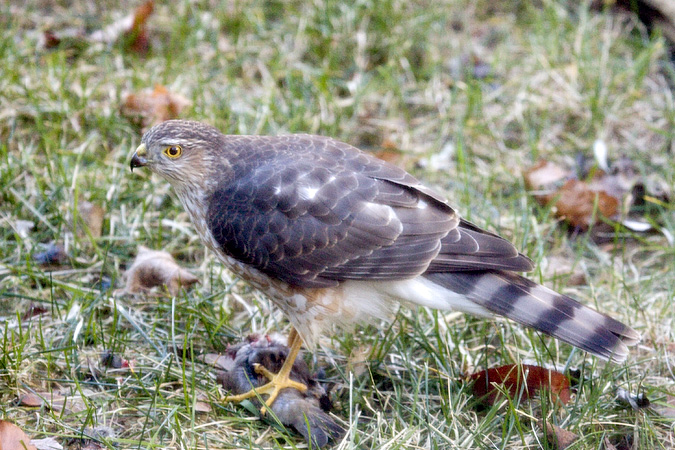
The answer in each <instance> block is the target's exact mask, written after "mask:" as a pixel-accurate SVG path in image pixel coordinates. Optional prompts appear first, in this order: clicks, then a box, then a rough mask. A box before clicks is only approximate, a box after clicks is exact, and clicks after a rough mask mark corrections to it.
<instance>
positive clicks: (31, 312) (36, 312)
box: [21, 303, 49, 320]
mask: <svg viewBox="0 0 675 450" xmlns="http://www.w3.org/2000/svg"><path fill="white" fill-rule="evenodd" d="M48 312H49V310H48V309H47V308H45V307H44V306H42V305H40V304H38V303H31V304H30V306H29V307H28V309H27V310H26V311H25V312H24V313H23V314H21V320H30V319H32V318H33V317H35V316H40V315H42V314H45V313H48Z"/></svg>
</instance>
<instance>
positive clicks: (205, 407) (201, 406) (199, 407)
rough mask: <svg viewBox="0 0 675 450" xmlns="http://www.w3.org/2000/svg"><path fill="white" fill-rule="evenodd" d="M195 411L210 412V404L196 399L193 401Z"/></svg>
mask: <svg viewBox="0 0 675 450" xmlns="http://www.w3.org/2000/svg"><path fill="white" fill-rule="evenodd" d="M195 412H198V413H210V412H211V405H209V404H208V403H206V402H202V401H197V402H195Z"/></svg>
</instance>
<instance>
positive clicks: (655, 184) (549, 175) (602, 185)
mask: <svg viewBox="0 0 675 450" xmlns="http://www.w3.org/2000/svg"><path fill="white" fill-rule="evenodd" d="M608 170H609V171H605V170H602V169H600V168H597V167H591V168H590V170H588V171H586V175H585V176H583V177H581V178H580V177H577V176H576V175H575V172H574V171H573V170H572V169H566V168H563V167H561V166H560V165H558V164H556V163H553V162H551V161H546V160H540V161H539V162H537V163H536V164H535V165H533V166H532V167H529V168H528V169H526V170H525V171H524V172H523V178H524V180H525V185H526V187H527V188H528V190H529V191H530V193H531V194H532V195H533V196H534V198H535V199H536V200H537V202H539V204H541V205H542V206H552V207H553V212H554V214H555V216H556V217H558V218H560V219H561V220H564V221H566V222H568V223H569V224H570V225H572V226H573V227H575V228H576V229H578V230H587V229H588V228H589V227H591V226H593V225H596V224H598V223H600V222H602V221H603V220H606V219H609V220H611V221H615V222H619V223H621V224H622V225H624V226H625V227H626V228H628V229H631V230H633V231H638V232H639V231H648V230H650V229H651V228H652V227H651V225H650V224H649V223H648V222H645V221H644V220H643V219H644V218H643V214H644V205H645V203H646V202H668V201H669V200H670V190H669V188H668V187H667V186H666V185H665V184H664V183H662V182H660V180H654V179H643V178H641V177H640V176H639V175H638V173H637V170H635V167H634V165H633V163H632V162H631V161H629V160H627V159H622V160H620V161H617V163H615V164H614V165H613V166H612V167H608Z"/></svg>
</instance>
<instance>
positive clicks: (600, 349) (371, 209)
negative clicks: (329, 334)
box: [131, 120, 639, 405]
mask: <svg viewBox="0 0 675 450" xmlns="http://www.w3.org/2000/svg"><path fill="white" fill-rule="evenodd" d="M135 167H147V168H149V169H150V170H151V171H152V172H154V173H156V174H158V175H160V176H161V177H162V178H164V179H165V180H166V181H168V182H169V183H170V184H171V185H172V186H173V187H174V189H175V190H176V193H177V194H178V197H179V198H180V201H181V202H182V204H183V206H184V207H185V210H186V211H187V213H188V214H189V216H190V219H191V220H192V223H193V224H194V226H195V228H196V229H197V232H198V233H199V236H200V238H201V239H202V241H203V242H204V243H205V244H206V246H208V247H209V248H210V249H211V250H212V251H213V252H214V253H215V254H216V255H217V256H218V258H219V259H220V260H221V261H222V262H223V263H224V264H225V265H226V266H227V267H228V268H229V269H231V270H232V271H233V272H234V273H236V274H238V275H240V276H241V277H242V278H244V279H246V280H247V281H248V282H249V283H251V284H252V285H253V286H254V287H256V288H258V289H260V290H261V291H263V292H264V293H265V294H267V295H268V296H269V298H270V299H271V300H272V301H273V302H274V303H275V304H276V305H277V306H278V307H279V308H281V310H282V311H283V312H284V313H285V314H286V316H287V317H288V318H289V319H290V321H291V323H292V325H293V327H294V330H297V333H296V332H295V331H294V332H292V334H291V337H290V338H289V345H290V346H291V352H290V354H289V358H288V361H287V362H290V364H285V366H284V368H282V370H281V371H280V372H279V373H278V374H277V375H276V376H273V375H272V374H269V377H270V378H273V379H272V380H271V382H270V384H269V385H268V387H267V388H265V389H263V388H259V389H258V392H259V393H260V392H264V393H266V394H269V397H268V399H267V403H268V405H269V404H271V403H272V402H273V401H274V399H275V398H276V395H277V394H278V392H279V390H280V389H282V388H284V387H286V386H288V385H289V384H288V383H290V385H291V386H292V387H296V388H298V389H302V385H299V384H298V383H295V384H293V383H294V382H293V381H292V380H289V378H288V374H289V373H290V366H291V365H292V363H293V361H295V357H296V356H297V354H298V351H299V349H300V346H301V342H302V340H301V339H299V338H298V333H299V335H300V336H301V337H302V339H304V340H305V341H306V342H307V343H308V344H312V343H313V341H314V339H315V337H316V335H317V333H319V332H320V331H321V330H323V329H325V327H326V326H327V325H330V324H332V323H338V324H345V323H352V322H357V321H360V320H363V319H365V318H366V317H372V316H374V317H386V316H387V315H388V313H389V312H390V311H391V310H392V309H393V307H394V306H395V305H397V304H399V303H404V304H409V305H422V306H427V307H432V308H438V309H443V310H450V309H452V310H458V311H464V312H467V313H471V314H474V315H479V316H492V315H499V316H505V317H508V318H510V319H512V320H514V321H516V322H519V323H521V324H523V325H526V326H529V327H533V328H535V329H537V330H539V331H542V332H544V333H546V334H549V335H551V336H554V337H556V338H558V339H560V340H562V341H565V342H568V343H570V344H572V345H574V346H576V347H579V348H580V349H583V350H586V351H588V352H590V353H593V354H595V355H598V356H599V357H601V358H603V359H607V360H613V361H623V360H624V359H625V358H626V356H627V355H628V349H627V347H626V346H627V345H630V344H633V343H635V342H637V340H638V339H639V335H638V333H636V332H635V331H634V330H633V329H631V328H630V327H628V326H626V325H624V324H623V323H621V322H618V321H616V320H614V319H612V318H610V317H609V316H607V315H605V314H602V313H599V312H597V311H595V310H593V309H591V308H588V307H586V306H583V305H581V304H580V303H578V302H577V301H576V300H573V299H572V298H570V297H568V296H565V295H562V294H558V293H556V292H553V291H551V290H549V289H547V288H545V287H543V286H541V285H538V284H536V283H534V282H532V281H529V280H528V279H526V278H523V277H522V276H520V275H518V274H517V273H516V272H523V271H529V270H531V269H532V268H533V265H532V262H531V261H530V259H529V258H527V257H526V256H524V255H522V254H520V253H519V252H518V250H517V249H516V248H515V247H514V246H513V245H512V244H511V243H509V242H508V241H506V240H505V239H503V238H501V237H499V236H497V235H495V234H493V233H490V232H487V231H485V230H482V229H480V228H479V227H477V226H475V225H473V224H471V223H469V222H467V221H465V220H464V219H462V218H461V217H460V216H459V215H458V214H457V213H456V212H455V210H454V209H453V208H452V207H451V206H450V205H449V204H448V203H447V202H446V200H445V199H444V198H443V197H442V196H441V195H439V194H438V193H436V192H434V191H433V190H431V189H429V188H427V187H425V186H423V185H422V184H421V183H420V182H419V181H418V180H417V179H415V178H414V177H413V176H412V175H410V174H408V173H407V172H405V171H404V170H402V169H400V168H398V167H396V166H394V165H392V164H389V163H387V162H385V161H382V160H380V159H378V158H376V157H374V156H372V155H369V154H367V153H364V152H362V151H360V150H358V149H357V148H355V147H352V146H351V145H348V144H345V143H343V142H339V141H336V140H334V139H330V138H326V137H320V136H310V135H288V136H226V135H223V134H221V133H220V132H219V131H218V130H216V129H215V128H213V127H211V126H208V125H205V124H202V123H198V122H190V121H182V120H172V121H167V122H164V123H161V124H159V125H157V126H155V127H153V128H152V129H150V130H149V131H148V132H147V133H145V135H144V136H143V138H142V140H141V145H140V146H139V147H138V149H137V150H136V152H135V153H134V155H133V157H132V159H131V168H132V169H133V168H135ZM251 395H253V394H250V395H249V396H251ZM242 398H245V396H237V397H236V398H233V399H235V400H241V399H242Z"/></svg>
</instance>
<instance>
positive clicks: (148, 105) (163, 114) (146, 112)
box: [121, 85, 192, 130]
mask: <svg viewBox="0 0 675 450" xmlns="http://www.w3.org/2000/svg"><path fill="white" fill-rule="evenodd" d="M191 104H192V102H191V101H190V100H188V99H187V98H186V97H183V96H182V95H180V94H175V93H172V92H169V90H168V89H167V88H165V87H164V86H161V85H156V86H155V88H154V89H152V90H150V89H146V90H143V91H140V92H135V93H131V94H127V96H126V97H125V99H124V102H123V103H122V108H121V110H122V114H124V115H125V116H127V117H129V118H131V119H133V120H138V121H139V122H140V125H141V128H142V129H143V130H147V129H148V128H150V127H151V126H153V125H155V124H158V123H160V122H164V121H165V120H170V119H176V118H178V117H179V116H180V113H181V112H182V111H183V110H184V109H185V108H187V107H189V106H190V105H191Z"/></svg>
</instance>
